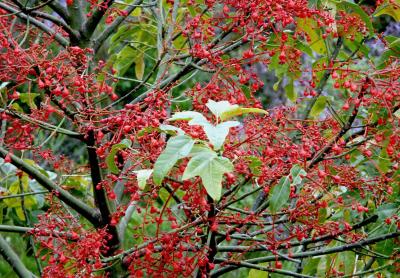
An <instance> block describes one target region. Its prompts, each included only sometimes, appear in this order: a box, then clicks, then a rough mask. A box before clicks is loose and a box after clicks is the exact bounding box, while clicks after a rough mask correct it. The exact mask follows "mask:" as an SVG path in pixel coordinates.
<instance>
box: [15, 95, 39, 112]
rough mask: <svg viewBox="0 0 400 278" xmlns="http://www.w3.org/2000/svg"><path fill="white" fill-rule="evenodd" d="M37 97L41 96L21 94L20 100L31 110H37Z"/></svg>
mask: <svg viewBox="0 0 400 278" xmlns="http://www.w3.org/2000/svg"><path fill="white" fill-rule="evenodd" d="M37 96H40V94H36V93H20V94H19V99H20V100H21V102H23V103H25V104H26V105H28V106H29V107H30V108H33V109H36V108H37V107H36V104H35V98H36V97H37Z"/></svg>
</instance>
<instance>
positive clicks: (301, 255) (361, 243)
mask: <svg viewBox="0 0 400 278" xmlns="http://www.w3.org/2000/svg"><path fill="white" fill-rule="evenodd" d="M398 236H400V231H397V232H393V233H390V234H385V235H381V236H377V237H373V238H369V239H363V240H360V241H359V242H355V243H351V244H346V245H342V246H337V247H333V248H329V249H323V250H316V251H307V252H302V253H299V254H293V255H292V256H291V258H292V259H301V258H309V257H316V256H321V255H327V254H332V253H339V252H344V251H347V250H353V249H355V248H359V247H362V246H366V245H371V244H374V243H377V242H380V241H383V240H386V239H391V238H396V237H398ZM276 260H277V257H276V256H267V257H258V258H255V259H250V260H246V261H245V262H248V263H262V262H273V261H276ZM280 260H285V258H280ZM215 262H216V263H226V264H235V262H233V263H232V262H230V261H229V260H225V259H220V258H216V259H215ZM240 267H241V266H237V265H230V266H226V267H223V268H220V269H218V270H216V271H214V272H213V273H212V274H211V277H218V276H220V275H222V274H224V273H227V272H230V271H232V270H234V269H237V268H240Z"/></svg>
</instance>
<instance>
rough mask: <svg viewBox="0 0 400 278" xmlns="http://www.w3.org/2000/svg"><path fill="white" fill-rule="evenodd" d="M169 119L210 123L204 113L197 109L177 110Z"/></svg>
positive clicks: (190, 122) (190, 123)
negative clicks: (196, 110)
mask: <svg viewBox="0 0 400 278" xmlns="http://www.w3.org/2000/svg"><path fill="white" fill-rule="evenodd" d="M169 120H170V121H178V120H184V121H189V125H204V124H210V123H209V122H208V121H207V119H206V118H205V117H204V116H203V115H202V114H200V113H199V112H195V111H182V112H177V113H175V114H174V115H173V116H172V118H170V119H169Z"/></svg>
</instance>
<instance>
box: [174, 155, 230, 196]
mask: <svg viewBox="0 0 400 278" xmlns="http://www.w3.org/2000/svg"><path fill="white" fill-rule="evenodd" d="M233 169H234V167H233V164H232V162H231V161H230V160H229V159H228V158H226V157H221V156H217V154H216V153H214V154H211V155H210V154H203V155H197V156H195V157H193V158H192V159H191V160H190V161H189V163H188V165H187V167H186V169H185V172H184V173H183V176H182V179H183V180H188V179H190V178H193V177H195V176H199V177H200V178H201V180H202V182H203V185H204V188H205V189H206V191H207V193H208V195H210V197H211V198H212V199H213V200H216V201H217V200H219V199H220V198H221V192H222V179H223V175H224V174H225V173H229V172H232V171H233Z"/></svg>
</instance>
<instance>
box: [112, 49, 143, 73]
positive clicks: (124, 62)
mask: <svg viewBox="0 0 400 278" xmlns="http://www.w3.org/2000/svg"><path fill="white" fill-rule="evenodd" d="M137 57H138V51H137V50H136V49H134V48H132V47H131V46H129V45H127V46H125V47H124V48H123V49H122V50H121V51H120V52H119V53H118V55H117V58H116V61H115V69H116V70H117V71H118V75H119V76H123V75H124V74H125V73H126V72H127V71H128V69H129V68H130V66H131V65H132V64H133V63H134V62H135V60H136V58H137Z"/></svg>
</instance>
